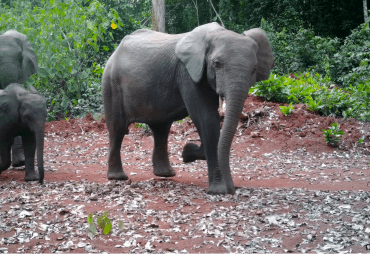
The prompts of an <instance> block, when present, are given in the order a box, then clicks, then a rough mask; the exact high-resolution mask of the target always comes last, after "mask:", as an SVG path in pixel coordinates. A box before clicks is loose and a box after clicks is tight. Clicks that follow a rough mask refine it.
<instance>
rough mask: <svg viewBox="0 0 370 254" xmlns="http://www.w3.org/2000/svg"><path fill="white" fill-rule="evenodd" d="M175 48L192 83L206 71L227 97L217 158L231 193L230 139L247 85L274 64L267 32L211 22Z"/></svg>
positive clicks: (265, 76)
mask: <svg viewBox="0 0 370 254" xmlns="http://www.w3.org/2000/svg"><path fill="white" fill-rule="evenodd" d="M175 52H176V56H177V57H178V58H179V59H180V61H181V62H182V63H183V64H184V65H185V66H186V69H187V71H188V73H189V75H190V77H191V78H192V80H193V81H194V82H195V83H199V82H200V80H201V79H202V77H203V75H207V79H208V83H209V84H210V85H211V86H212V87H213V89H214V90H215V91H216V92H217V94H219V95H220V96H222V97H225V98H226V101H227V109H226V116H225V120H224V124H223V128H222V131H221V136H220V139H219V142H218V159H219V166H220V169H221V172H222V175H223V177H224V180H225V183H226V188H227V190H226V191H227V193H234V192H235V188H234V185H233V182H232V178H231V174H230V167H229V153H230V147H231V142H232V139H233V136H234V134H235V131H236V127H237V124H238V121H239V115H240V113H241V112H242V110H243V105H244V101H245V99H246V97H247V95H248V91H249V88H250V87H251V86H252V85H253V84H254V83H255V82H256V81H260V80H265V79H267V78H268V77H269V72H270V69H271V68H272V67H273V64H274V57H273V55H272V50H271V48H270V45H269V41H268V39H267V36H266V34H265V32H264V31H263V30H261V29H258V28H257V29H252V30H249V31H246V32H244V35H241V34H237V33H235V32H232V31H230V30H227V29H225V28H223V27H221V26H220V25H218V24H217V23H210V24H206V25H203V26H199V27H197V28H195V29H194V30H193V31H191V32H189V33H187V34H185V35H184V36H183V37H182V38H181V39H180V40H179V41H178V43H177V45H176V50H175ZM199 85H201V84H199Z"/></svg>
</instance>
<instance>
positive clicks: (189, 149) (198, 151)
mask: <svg viewBox="0 0 370 254" xmlns="http://www.w3.org/2000/svg"><path fill="white" fill-rule="evenodd" d="M205 159H206V156H205V155H204V150H203V149H202V148H201V147H200V146H198V145H196V144H193V143H188V144H186V145H185V146H184V149H183V150H182V161H183V162H185V163H187V162H193V161H195V160H205Z"/></svg>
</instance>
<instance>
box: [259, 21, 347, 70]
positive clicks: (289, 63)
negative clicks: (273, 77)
mask: <svg viewBox="0 0 370 254" xmlns="http://www.w3.org/2000/svg"><path fill="white" fill-rule="evenodd" d="M261 28H262V29H264V30H265V31H266V33H267V36H268V38H269V41H270V44H271V47H272V50H273V53H274V58H275V66H274V68H273V71H274V72H275V73H277V74H280V75H283V74H286V73H294V72H303V71H306V70H307V69H310V68H311V69H315V70H316V72H319V73H320V74H329V72H330V69H329V67H330V59H331V58H332V57H333V56H334V54H335V53H336V52H337V51H338V49H339V46H340V41H339V39H337V38H335V39H331V38H329V37H327V38H323V37H320V36H315V34H314V32H313V31H312V30H311V29H305V28H303V27H298V29H297V30H296V31H288V30H286V29H285V28H284V29H283V30H281V31H276V30H275V28H274V26H273V25H272V24H271V23H268V22H267V21H265V20H264V19H262V21H261Z"/></svg>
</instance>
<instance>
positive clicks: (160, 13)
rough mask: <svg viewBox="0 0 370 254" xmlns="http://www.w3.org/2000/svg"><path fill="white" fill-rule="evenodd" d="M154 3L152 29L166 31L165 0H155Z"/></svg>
mask: <svg viewBox="0 0 370 254" xmlns="http://www.w3.org/2000/svg"><path fill="white" fill-rule="evenodd" d="M152 3H153V5H152V29H153V30H154V31H158V32H162V33H165V32H166V25H165V14H166V13H165V0H153V2H152Z"/></svg>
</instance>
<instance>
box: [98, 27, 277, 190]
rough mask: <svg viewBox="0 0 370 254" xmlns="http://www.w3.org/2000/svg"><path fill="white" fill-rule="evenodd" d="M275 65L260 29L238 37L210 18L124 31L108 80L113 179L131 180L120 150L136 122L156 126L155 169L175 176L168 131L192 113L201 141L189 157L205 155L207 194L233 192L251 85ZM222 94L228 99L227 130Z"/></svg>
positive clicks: (188, 159) (110, 172)
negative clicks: (235, 144)
mask: <svg viewBox="0 0 370 254" xmlns="http://www.w3.org/2000/svg"><path fill="white" fill-rule="evenodd" d="M273 63H274V57H273V55H272V50H271V48H270V44H269V41H268V39H267V36H266V33H265V32H264V31H263V30H261V29H258V28H257V29H251V30H248V31H246V32H244V34H238V33H235V32H233V31H230V30H227V29H225V28H223V27H221V26H220V25H219V24H217V23H210V24H205V25H202V26H199V27H197V28H195V29H194V30H193V31H191V32H188V33H184V34H165V33H159V32H154V31H151V30H145V29H142V30H138V31H136V32H134V33H132V34H130V35H128V36H125V37H124V38H123V40H122V41H121V43H120V45H119V46H118V47H117V49H116V50H115V52H114V53H113V54H112V56H111V57H110V58H109V60H108V62H107V64H106V67H105V70H104V74H103V77H102V91H103V103H104V111H105V119H106V124H107V128H108V131H109V154H108V179H117V180H125V179H128V177H127V175H126V174H125V173H124V172H123V169H122V161H121V157H120V149H121V144H122V139H123V137H124V135H125V134H127V133H128V126H129V125H130V123H132V122H139V123H147V124H148V125H149V127H150V128H151V129H152V131H153V135H154V151H153V166H154V174H155V175H157V176H164V177H170V176H174V175H175V174H176V173H175V171H174V170H173V168H172V167H171V166H170V163H169V158H168V151H167V140H168V134H169V131H170V128H171V124H172V123H173V122H174V121H177V120H180V119H182V118H184V117H186V116H188V115H190V117H191V119H192V120H193V122H194V124H195V126H196V128H197V130H198V133H199V135H200V138H201V142H202V143H201V145H200V146H198V145H196V144H191V143H189V144H186V146H185V147H184V150H183V153H182V155H183V160H184V162H191V161H194V160H197V159H203V160H204V159H206V160H207V165H208V181H209V188H208V192H209V193H213V194H224V193H231V194H232V193H234V192H235V187H234V184H233V181H232V177H231V173H230V166H229V153H230V147H231V143H232V140H233V137H234V134H235V131H236V128H237V125H238V121H239V116H240V113H241V112H242V110H243V105H244V101H245V100H246V98H247V95H248V91H249V88H250V87H251V86H252V85H253V84H254V83H255V82H256V81H260V80H265V79H267V78H268V77H269V72H270V69H271V68H272V67H273ZM219 96H221V97H225V99H226V101H227V108H226V116H225V120H224V124H223V128H222V131H221V132H220V117H219V113H218V111H217V109H218V104H219Z"/></svg>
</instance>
